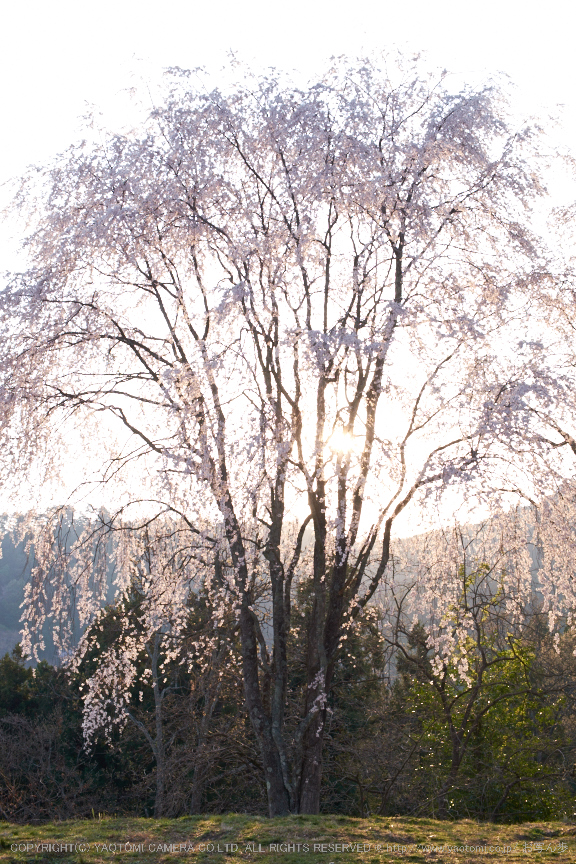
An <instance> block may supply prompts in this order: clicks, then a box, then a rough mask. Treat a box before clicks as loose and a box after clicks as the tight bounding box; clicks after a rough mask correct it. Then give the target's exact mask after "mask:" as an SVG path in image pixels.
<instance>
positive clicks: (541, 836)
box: [0, 815, 576, 864]
mask: <svg viewBox="0 0 576 864" xmlns="http://www.w3.org/2000/svg"><path fill="white" fill-rule="evenodd" d="M118 857H121V858H125V859H127V860H129V861H131V862H152V861H154V862H157V864H158V862H170V864H179V862H202V864H239V862H246V864H253V862H261V864H331V862H333V864H346V862H347V864H353V862H362V864H380V862H382V864H384V862H400V861H406V862H408V861H410V862H434V864H441V862H459V864H472V862H474V864H476V862H486V864H494V862H497V864H517V862H523V864H529V862H532V861H533V862H534V864H536V862H544V861H555V862H562V864H568V862H570V864H574V862H576V828H575V827H572V826H570V825H568V824H564V823H560V822H539V823H526V824H523V825H491V824H479V823H477V822H472V821H470V820H462V821H460V822H436V821H434V820H432V819H411V818H396V817H394V818H373V819H351V818H348V817H346V816H290V817H288V818H285V819H270V820H267V819H261V818H257V817H252V816H243V815H227V816H213V817H212V816H211V817H202V816H196V817H185V818H182V819H160V820H154V819H123V818H115V817H101V818H99V817H96V818H95V819H94V820H85V821H73V822H56V823H50V824H47V825H41V826H26V825H10V824H8V823H7V822H0V862H16V861H18V862H43V864H44V862H45V864H48V862H56V861H58V862H75V864H92V862H94V864H97V862H112V861H113V860H114V859H117V858H118Z"/></svg>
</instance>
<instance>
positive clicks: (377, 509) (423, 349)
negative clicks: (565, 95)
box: [1, 59, 546, 816]
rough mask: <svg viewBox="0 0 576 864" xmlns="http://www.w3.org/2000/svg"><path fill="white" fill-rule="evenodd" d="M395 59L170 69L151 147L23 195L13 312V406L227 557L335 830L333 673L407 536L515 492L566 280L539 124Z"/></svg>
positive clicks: (151, 129)
mask: <svg viewBox="0 0 576 864" xmlns="http://www.w3.org/2000/svg"><path fill="white" fill-rule="evenodd" d="M389 65H390V74H388V73H387V72H386V71H385V69H386V62H385V61H384V60H382V61H381V62H380V61H373V60H367V61H362V62H356V63H349V62H346V61H343V60H342V61H338V62H335V63H334V66H333V68H332V69H330V70H329V71H328V72H327V73H326V75H325V76H324V77H323V78H321V79H319V80H318V81H317V82H315V83H313V84H312V85H311V86H310V87H309V88H308V89H298V88H296V87H294V86H292V85H290V84H287V83H284V82H283V81H282V79H281V77H280V76H279V75H276V74H274V73H271V74H270V75H268V76H264V77H261V78H253V79H252V80H250V81H247V83H244V84H240V85H238V86H237V87H235V88H230V89H229V90H227V91H225V92H219V91H212V92H204V91H202V90H201V89H199V88H195V87H194V86H193V85H192V84H191V83H190V82H191V80H192V79H190V77H189V76H188V73H183V72H180V71H176V72H174V73H173V74H172V78H171V80H172V84H171V85H170V86H169V88H168V90H167V92H166V97H165V100H164V102H163V103H162V104H161V105H160V106H159V107H158V108H156V109H155V110H154V111H153V112H152V113H151V115H150V117H149V118H148V121H147V122H146V124H145V125H144V126H143V128H142V129H140V130H137V131H135V132H133V133H131V134H127V135H124V136H109V137H107V138H105V139H104V140H103V141H99V142H95V141H94V140H89V141H88V142H84V143H82V144H80V145H78V146H75V147H73V148H72V149H70V150H69V151H68V152H67V153H66V154H64V155H63V156H62V157H61V158H60V159H58V160H57V161H56V162H55V163H54V164H53V165H51V166H49V167H48V168H46V169H45V170H42V171H40V172H35V173H34V174H33V175H32V176H31V177H30V178H29V179H28V180H27V181H26V182H25V183H24V184H23V186H22V191H21V193H20V195H19V196H18V199H17V202H16V203H17V206H18V207H19V208H21V209H22V211H25V212H27V213H29V214H30V218H31V220H32V222H33V225H34V227H33V230H32V233H31V234H30V236H29V237H28V239H27V241H26V248H27V250H28V252H29V255H30V267H29V269H28V270H27V271H26V272H24V273H21V274H18V275H16V276H14V277H13V278H12V279H11V280H10V282H9V284H8V285H7V287H6V288H5V290H4V291H3V293H2V301H1V303H2V305H1V310H2V316H3V327H4V332H5V334H6V339H5V347H4V363H3V367H2V368H3V370H4V377H3V393H4V394H5V395H4V397H3V398H4V399H5V401H6V403H7V404H8V403H10V405H11V406H14V407H13V408H12V409H11V410H12V416H17V417H18V418H19V417H20V416H22V417H23V418H27V419H26V423H27V424H28V426H27V428H28V427H29V428H30V429H32V430H41V434H42V435H50V433H51V430H53V429H57V430H58V431H59V434H60V435H61V436H62V434H63V433H62V430H66V434H67V435H68V436H69V438H70V440H72V437H73V435H74V434H76V433H77V431H78V430H82V431H84V433H87V434H88V436H89V440H90V442H91V446H92V447H93V448H95V450H96V452H98V448H101V453H102V456H101V459H102V464H103V468H102V473H101V475H100V479H101V482H102V484H105V486H106V488H107V489H108V490H109V492H110V494H111V495H116V496H121V495H122V494H123V495H124V498H125V500H126V501H130V500H133V499H136V498H143V497H147V498H148V499H149V500H150V501H152V500H153V501H155V502H158V503H157V504H156V505H154V504H152V503H150V504H149V505H145V504H143V503H141V504H140V507H141V508H144V510H145V509H146V506H149V507H150V508H151V511H152V510H153V511H154V513H155V514H156V515H158V514H159V513H160V512H162V511H164V512H166V513H170V514H171V517H170V518H174V519H176V520H180V523H181V524H183V525H186V526H187V530H190V531H196V532H197V533H198V536H202V538H203V539H202V542H203V543H204V542H205V541H206V538H207V536H208V534H210V536H211V537H212V541H213V542H214V544H215V546H216V547H217V548H218V550H220V551H219V556H220V560H221V561H222V580H223V585H225V586H226V602H227V603H229V604H232V607H233V609H234V610H235V615H236V618H237V622H238V628H239V634H240V641H241V651H242V675H243V682H244V693H245V700H246V706H247V711H248V713H249V716H250V721H251V724H252V727H253V729H254V733H255V735H256V738H257V741H258V745H259V748H260V756H261V760H262V767H263V771H264V776H265V778H266V786H267V790H268V804H269V812H270V815H272V816H274V815H282V814H286V813H289V812H300V813H316V812H318V809H319V806H320V789H321V780H322V749H323V736H324V728H325V721H326V712H327V694H328V693H329V691H330V688H331V682H332V677H333V672H334V667H335V663H336V661H337V658H338V656H339V652H341V651H343V650H345V643H346V636H347V633H348V632H349V630H350V628H353V627H354V626H355V625H356V623H357V622H358V620H359V619H360V617H361V616H362V614H363V612H364V610H365V609H366V607H367V604H369V603H370V601H371V600H372V598H373V597H374V595H375V592H376V591H377V589H378V587H379V585H380V584H381V582H382V580H383V579H384V578H388V574H389V572H390V566H389V563H390V553H391V538H392V534H393V529H394V527H395V525H396V523H397V521H398V520H399V519H401V518H404V517H405V515H406V514H407V513H408V512H410V511H412V512H413V513H414V514H416V515H417V514H419V513H422V512H427V513H428V514H430V513H433V511H434V510H435V507H436V504H437V500H438V496H439V495H440V494H446V493H447V492H448V493H449V492H450V490H454V493H453V494H454V496H455V497H454V499H453V500H455V499H456V496H457V490H459V489H462V488H464V487H465V488H467V489H468V490H469V491H468V493H467V494H469V495H470V496H472V495H473V494H475V493H476V492H478V490H482V491H483V493H484V494H486V493H487V490H488V489H489V488H492V487H494V488H500V487H502V484H503V480H502V476H503V472H505V471H506V470H507V468H506V464H507V463H506V460H505V459H503V458H502V441H503V440H505V438H506V429H507V425H506V424H507V423H508V422H509V421H508V420H507V419H506V416H505V412H503V409H502V399H501V394H502V387H503V380H504V381H506V377H505V376H506V359H505V358H506V357H507V356H510V355H511V353H512V352H513V351H514V346H515V345H516V344H517V340H518V337H519V333H518V330H519V327H520V326H522V324H521V322H522V320H523V319H522V316H520V315H519V314H518V310H519V308H520V307H521V306H522V304H523V303H524V302H525V300H526V298H527V296H529V295H531V294H535V293H536V292H537V290H538V289H539V285H540V283H541V281H542V279H543V278H544V277H543V275H542V274H543V273H544V272H545V270H546V267H545V261H544V260H543V257H542V252H541V246H540V245H539V241H538V240H537V239H535V237H534V235H533V233H532V231H531V215H530V214H531V208H532V207H533V205H534V203H535V202H537V201H539V200H540V198H541V196H542V195H543V190H542V188H541V186H540V183H539V180H538V170H539V162H538V159H539V156H538V150H537V140H538V131H539V130H538V129H537V128H533V129H531V128H523V129H520V130H517V129H514V128H513V127H512V126H511V124H510V121H509V120H508V118H507V109H506V103H505V100H504V98H503V96H502V93H501V92H500V91H499V89H498V87H497V86H496V85H494V84H489V85H487V86H485V87H481V88H479V89H464V90H461V91H460V92H452V91H451V89H450V78H449V77H447V76H446V75H444V74H436V73H427V72H425V71H424V72H423V71H422V70H421V69H419V68H418V65H417V64H415V63H411V62H407V61H405V62H403V66H402V64H401V63H400V61H399V60H397V59H393V60H392V61H389ZM401 66H402V68H400V67H401ZM380 67H382V68H380ZM496 355H500V358H501V359H500V362H499V364H496V363H495V357H496ZM502 358H504V359H502ZM503 376H504V379H503ZM511 413H513V412H512V409H511V410H510V412H509V414H511ZM121 431H122V432H123V433H125V434H124V437H123V439H121V438H120V437H119V436H120V432H121ZM114 436H116V437H114ZM144 481H145V486H146V490H147V491H146V495H144V494H140V489H141V486H142V484H143V483H144ZM154 508H156V509H154ZM416 515H415V517H414V518H416ZM429 518H430V519H431V518H432V516H430V517H429ZM206 526H211V527H210V531H207V529H206ZM212 541H210V542H212ZM46 550H47V551H48V552H50V554H52V552H51V550H52V541H50V542H48V541H47V544H46ZM62 569H65V568H62ZM46 572H48V571H46ZM205 572H206V570H205V568H203V567H201V568H200V570H199V573H200V574H204V573H205ZM455 572H457V568H456V571H455ZM53 578H54V579H57V578H58V577H57V576H56V575H55V576H53ZM91 578H92V577H91ZM199 578H200V576H199ZM202 578H203V577H202ZM40 582H41V580H40V577H39V581H37V585H40ZM83 584H84V588H85V592H84V593H85V595H86V597H88V596H89V594H90V589H91V585H93V578H92V581H90V579H86V580H85V583H83ZM303 584H304V585H306V586H307V591H308V595H307V596H308V597H309V598H310V604H311V612H310V614H309V616H308V621H309V626H308V631H307V633H306V634H303V633H300V637H299V638H301V639H305V642H306V669H305V675H304V678H305V683H304V684H303V686H302V688H301V691H300V693H299V699H298V702H299V711H298V716H294V712H292V711H291V710H290V711H289V710H288V705H289V704H291V705H293V704H294V699H293V694H292V693H291V688H292V687H294V686H296V685H294V684H293V683H292V682H293V679H292V677H291V670H292V664H293V658H292V657H291V654H290V647H289V646H290V644H291V639H293V638H294V633H295V632H296V626H297V622H295V620H294V609H295V607H294V602H295V600H294V598H295V596H296V591H297V589H298V587H299V586H302V585H303ZM54 590H56V589H54ZM40 593H41V592H40ZM176 596H177V595H175V597H176ZM39 597H40V594H39V593H37V594H36V595H34V589H32V590H31V594H30V601H31V603H32V602H33V601H34V600H35V599H36V600H37V599H38V598H39ZM83 602H85V603H86V604H87V606H86V615H89V614H95V612H94V601H93V600H92V601H89V600H88V599H85V600H83ZM90 603H92V604H93V605H92V606H90ZM30 614H32V613H30ZM289 697H290V698H289Z"/></svg>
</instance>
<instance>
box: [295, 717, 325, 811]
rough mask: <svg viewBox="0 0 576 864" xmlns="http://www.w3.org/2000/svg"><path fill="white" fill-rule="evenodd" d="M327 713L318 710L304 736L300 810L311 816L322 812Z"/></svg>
mask: <svg viewBox="0 0 576 864" xmlns="http://www.w3.org/2000/svg"><path fill="white" fill-rule="evenodd" d="M325 714H326V712H325V711H319V712H318V714H317V715H316V716H315V717H314V719H313V721H312V723H311V724H310V727H309V729H308V731H307V733H306V735H305V737H304V748H303V749H304V752H303V757H302V768H301V773H300V790H299V802H298V812H299V813H305V814H307V815H311V816H315V815H316V814H318V813H319V812H320V788H321V785H322V750H323V745H324V721H325Z"/></svg>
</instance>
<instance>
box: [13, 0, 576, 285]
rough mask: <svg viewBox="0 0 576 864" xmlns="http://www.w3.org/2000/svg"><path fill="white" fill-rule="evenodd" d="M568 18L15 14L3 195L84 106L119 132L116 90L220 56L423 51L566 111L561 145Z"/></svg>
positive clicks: (123, 111) (66, 137)
mask: <svg viewBox="0 0 576 864" xmlns="http://www.w3.org/2000/svg"><path fill="white" fill-rule="evenodd" d="M6 5H7V4H6ZM575 17H576V4H573V3H571V2H568V0H547V2H546V3H545V4H542V3H538V4H536V3H532V4H531V3H530V2H527V0H483V2H481V3H470V2H469V3H465V2H461V0H460V2H455V0H434V2H432V0H408V2H404V3H400V2H398V0H394V2H391V0H354V2H352V3H349V4H348V3H346V4H344V3H342V4H340V5H339V4H338V3H337V2H336V0H290V2H288V3H273V2H270V0H242V2H239V0H220V2H218V3H207V2H203V3H200V2H198V0H163V2H162V3H150V2H149V0H99V2H98V3H86V2H84V3H83V2H79V0H22V2H20V3H15V2H12V3H11V4H10V5H9V6H7V8H5V10H4V12H3V19H4V20H3V36H2V48H1V51H0V67H1V80H2V87H1V93H0V110H1V116H2V120H3V122H2V126H3V130H4V132H3V135H2V139H1V141H0V156H1V158H0V183H2V182H3V181H5V180H6V179H7V178H8V177H10V176H13V175H15V174H19V173H21V172H22V171H23V170H24V169H25V167H26V165H27V164H28V163H32V162H34V163H37V162H45V161H46V160H47V159H48V158H49V157H50V155H51V154H52V153H54V152H56V151H59V150H62V149H64V148H65V147H66V146H67V144H69V143H71V141H73V140H74V139H76V138H78V137H79V134H80V133H79V130H80V125H81V122H80V118H81V117H82V116H84V115H86V113H87V111H88V110H89V108H90V106H96V107H98V108H99V109H100V110H102V111H103V113H104V117H105V119H106V121H107V122H109V123H110V125H112V126H114V127H116V128H118V127H119V126H121V124H122V122H125V120H126V117H127V116H129V113H130V112H129V108H128V102H127V99H126V95H125V94H126V91H127V90H128V88H130V87H132V86H134V84H135V83H138V82H139V81H141V79H142V77H150V78H151V79H154V77H155V76H158V75H160V73H161V70H162V68H164V67H168V66H181V67H184V68H195V67H197V66H207V67H208V68H209V69H210V70H211V71H212V72H213V73H214V74H215V76H216V78H217V75H218V70H219V69H220V68H222V66H226V65H227V64H229V59H228V56H227V55H228V52H229V51H234V52H237V54H238V56H239V57H240V59H242V60H244V61H247V62H248V63H250V64H251V65H252V66H254V67H256V68H259V67H260V68H262V67H267V66H277V67H280V68H284V69H287V70H297V72H298V73H299V74H301V75H306V74H313V73H314V71H315V69H318V68H321V67H322V66H323V65H324V63H325V62H326V58H328V57H330V56H331V55H338V54H349V55H358V54H361V53H362V52H366V51H371V50H374V49H377V50H380V49H383V50H385V49H386V48H389V47H391V46H398V47H400V48H405V49H407V50H409V51H424V52H427V53H428V55H429V57H430V60H431V61H432V62H433V63H435V64H436V63H437V64H438V65H440V66H443V67H445V68H447V69H449V70H450V71H454V72H456V73H459V74H460V75H463V76H464V77H465V78H468V79H470V80H479V79H480V78H482V77H485V76H487V75H490V74H492V73H494V72H497V71H504V72H506V73H508V74H509V75H510V76H511V78H512V80H513V81H514V82H515V84H516V85H517V97H518V99H519V100H520V102H521V104H522V106H523V110H525V111H526V112H527V113H528V112H532V111H537V110H538V109H539V108H541V107H544V108H545V109H546V110H550V109H552V110H554V106H555V105H557V103H565V105H566V110H565V114H566V122H565V129H564V133H563V136H564V139H565V140H566V141H569V140H570V139H571V138H572V133H573V132H574V137H576V91H575V90H574V87H573V78H574V69H573V32H574V23H575V22H574V18H575ZM0 269H4V268H1V267H0Z"/></svg>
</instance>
